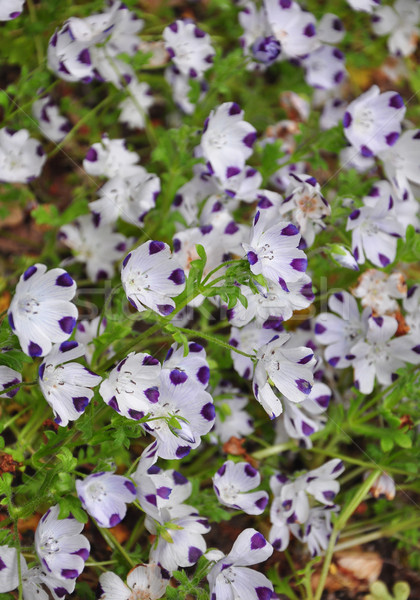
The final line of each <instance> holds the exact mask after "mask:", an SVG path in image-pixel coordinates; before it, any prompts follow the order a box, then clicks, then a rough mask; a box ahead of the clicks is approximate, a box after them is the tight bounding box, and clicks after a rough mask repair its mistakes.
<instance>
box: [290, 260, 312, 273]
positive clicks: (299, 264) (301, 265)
mask: <svg viewBox="0 0 420 600" xmlns="http://www.w3.org/2000/svg"><path fill="white" fill-rule="evenodd" d="M290 266H291V267H293V269H295V271H300V272H303V271H306V267H307V266H308V259H307V258H306V257H305V258H294V259H293V260H292V261H291V263H290Z"/></svg>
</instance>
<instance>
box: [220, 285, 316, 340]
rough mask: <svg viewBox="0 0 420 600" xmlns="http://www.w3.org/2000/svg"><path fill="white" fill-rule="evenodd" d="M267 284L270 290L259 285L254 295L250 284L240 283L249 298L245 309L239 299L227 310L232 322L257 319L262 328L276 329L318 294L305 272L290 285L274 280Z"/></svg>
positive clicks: (240, 324)
mask: <svg viewBox="0 0 420 600" xmlns="http://www.w3.org/2000/svg"><path fill="white" fill-rule="evenodd" d="M267 283H268V289H265V288H263V286H257V287H258V289H259V292H260V293H259V294H254V293H253V291H252V290H251V289H250V288H249V287H248V286H245V285H242V286H241V293H242V294H243V295H244V296H245V298H246V299H247V301H248V306H247V307H246V308H245V306H244V305H243V304H242V303H241V302H240V301H238V302H237V303H236V305H235V306H234V307H233V308H231V309H229V310H228V312H227V316H228V319H229V322H230V323H231V324H232V325H234V326H235V327H243V326H244V325H247V324H248V323H250V322H251V321H252V319H254V318H255V320H256V323H257V324H258V325H260V326H261V327H262V328H263V329H272V328H274V329H276V328H278V326H279V325H280V324H281V323H282V322H283V321H287V320H289V319H290V318H291V317H292V315H293V312H294V311H295V310H303V309H304V308H307V307H308V306H310V304H311V303H312V302H313V300H314V297H315V296H314V294H313V291H312V282H311V279H310V278H309V277H308V276H307V275H305V274H302V278H301V279H300V280H298V281H294V282H292V283H289V284H288V286H286V285H283V286H281V285H277V284H275V283H274V282H273V281H268V282H267Z"/></svg>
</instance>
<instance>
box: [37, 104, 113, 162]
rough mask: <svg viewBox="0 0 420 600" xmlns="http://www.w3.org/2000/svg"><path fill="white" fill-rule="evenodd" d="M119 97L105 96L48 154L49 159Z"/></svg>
mask: <svg viewBox="0 0 420 600" xmlns="http://www.w3.org/2000/svg"><path fill="white" fill-rule="evenodd" d="M117 95H118V94H112V95H111V96H105V98H104V99H103V100H101V102H99V103H98V104H97V105H96V106H94V107H93V108H92V110H90V111H89V112H88V113H87V114H86V115H85V116H84V117H82V118H81V119H80V120H79V121H78V122H77V123H76V124H75V125H74V126H73V127H72V128H71V130H70V131H69V132H68V134H67V135H66V137H65V138H64V139H62V140H61V142H60V143H59V144H57V145H56V147H55V148H54V149H53V150H51V152H50V153H49V154H48V158H51V157H52V156H55V155H56V154H57V152H60V150H62V148H63V146H65V145H66V144H67V142H69V141H70V140H71V139H72V138H73V137H74V136H75V134H76V133H77V131H78V130H79V129H80V127H81V126H82V125H84V124H85V123H86V122H87V121H89V120H90V118H91V117H92V116H93V115H94V114H95V113H96V112H98V111H99V110H100V109H101V108H103V107H104V106H106V105H107V104H108V103H110V102H111V101H112V100H114V99H115V97H116V96H117Z"/></svg>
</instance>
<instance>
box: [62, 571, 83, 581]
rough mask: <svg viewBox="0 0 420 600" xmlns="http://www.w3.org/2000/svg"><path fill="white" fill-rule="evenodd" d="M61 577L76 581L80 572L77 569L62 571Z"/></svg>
mask: <svg viewBox="0 0 420 600" xmlns="http://www.w3.org/2000/svg"><path fill="white" fill-rule="evenodd" d="M61 576H62V577H64V579H76V577H78V576H79V571H78V570H77V569H61Z"/></svg>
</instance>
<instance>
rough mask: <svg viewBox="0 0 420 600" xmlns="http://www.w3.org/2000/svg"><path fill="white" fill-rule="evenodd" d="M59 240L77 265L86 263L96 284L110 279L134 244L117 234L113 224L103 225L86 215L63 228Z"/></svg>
mask: <svg viewBox="0 0 420 600" xmlns="http://www.w3.org/2000/svg"><path fill="white" fill-rule="evenodd" d="M58 238H59V240H60V241H61V242H62V243H63V244H65V245H66V246H67V247H68V248H70V249H71V250H72V251H73V253H74V260H75V261H76V262H80V263H85V264H86V273H87V276H88V277H89V279H91V280H92V281H99V280H100V279H110V278H111V277H112V276H113V275H114V271H115V263H116V262H117V261H118V260H121V258H122V257H123V256H124V254H125V253H126V252H127V246H129V245H130V244H131V241H132V240H130V239H127V238H126V237H125V236H124V235H122V233H116V232H115V231H114V229H113V226H112V225H111V224H109V223H101V222H100V219H98V217H97V216H95V215H82V216H81V217H79V218H78V219H75V220H74V221H73V223H70V224H69V225H63V226H62V227H61V228H60V231H59V234H58Z"/></svg>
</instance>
